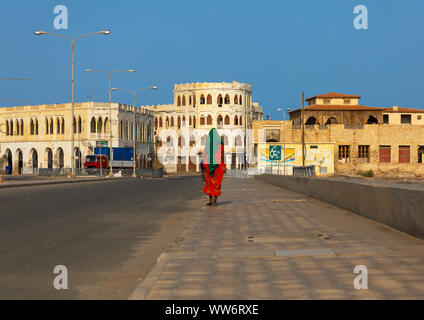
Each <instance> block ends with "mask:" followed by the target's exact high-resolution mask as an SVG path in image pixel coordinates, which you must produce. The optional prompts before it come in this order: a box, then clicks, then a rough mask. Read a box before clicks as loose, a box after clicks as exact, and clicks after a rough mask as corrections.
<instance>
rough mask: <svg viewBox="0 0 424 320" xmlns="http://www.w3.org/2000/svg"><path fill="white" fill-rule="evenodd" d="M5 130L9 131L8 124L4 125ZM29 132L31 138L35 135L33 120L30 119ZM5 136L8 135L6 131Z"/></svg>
mask: <svg viewBox="0 0 424 320" xmlns="http://www.w3.org/2000/svg"><path fill="white" fill-rule="evenodd" d="M6 127H7V130H9V124H8V123H6ZM29 130H30V134H31V135H32V136H33V135H34V134H35V126H34V120H32V119H31V121H30V124H29ZM7 135H9V131H7Z"/></svg>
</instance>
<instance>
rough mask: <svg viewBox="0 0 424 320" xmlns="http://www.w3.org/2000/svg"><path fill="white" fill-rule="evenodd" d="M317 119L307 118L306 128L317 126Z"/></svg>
mask: <svg viewBox="0 0 424 320" xmlns="http://www.w3.org/2000/svg"><path fill="white" fill-rule="evenodd" d="M317 123H318V122H317V119H316V118H315V117H309V118H308V120H306V122H305V124H306V125H308V126H312V125H314V124H317Z"/></svg>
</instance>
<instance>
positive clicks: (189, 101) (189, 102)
mask: <svg viewBox="0 0 424 320" xmlns="http://www.w3.org/2000/svg"><path fill="white" fill-rule="evenodd" d="M188 105H189V106H191V95H190V96H188Z"/></svg>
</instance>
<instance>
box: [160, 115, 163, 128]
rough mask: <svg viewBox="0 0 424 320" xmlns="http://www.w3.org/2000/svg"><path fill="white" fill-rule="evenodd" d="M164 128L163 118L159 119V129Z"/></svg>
mask: <svg viewBox="0 0 424 320" xmlns="http://www.w3.org/2000/svg"><path fill="white" fill-rule="evenodd" d="M162 126H163V123H162V117H161V118H159V127H160V128H162Z"/></svg>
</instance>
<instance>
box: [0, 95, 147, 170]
mask: <svg viewBox="0 0 424 320" xmlns="http://www.w3.org/2000/svg"><path fill="white" fill-rule="evenodd" d="M74 115H75V117H74V119H73V122H74V126H72V123H71V119H72V109H71V104H70V103H66V104H54V105H36V106H22V107H2V108H0V161H1V162H2V163H1V169H3V167H4V166H6V165H7V166H9V167H10V169H11V171H12V173H14V174H20V173H33V172H36V171H37V169H39V168H52V169H54V168H57V169H60V168H71V167H72V163H71V159H72V157H71V156H72V154H71V153H72V152H74V156H75V167H76V168H79V167H82V165H83V163H84V161H85V156H86V155H89V154H93V153H94V148H95V147H96V146H97V145H98V144H102V143H104V144H103V145H105V144H108V145H109V141H110V125H112V146H113V147H133V141H134V140H133V139H134V133H133V132H134V130H135V136H136V139H137V143H136V154H137V166H138V167H147V166H149V165H151V162H152V157H153V156H154V154H153V153H154V148H153V142H154V138H153V112H151V111H149V110H145V109H142V108H134V107H132V106H128V105H124V104H120V103H112V105H111V108H109V103H97V102H84V103H75V104H74ZM110 115H112V117H111V116H110ZM134 116H135V117H134ZM110 119H112V121H110ZM73 127H74V141H75V142H74V150H71V149H72V128H73Z"/></svg>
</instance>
